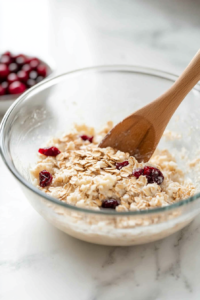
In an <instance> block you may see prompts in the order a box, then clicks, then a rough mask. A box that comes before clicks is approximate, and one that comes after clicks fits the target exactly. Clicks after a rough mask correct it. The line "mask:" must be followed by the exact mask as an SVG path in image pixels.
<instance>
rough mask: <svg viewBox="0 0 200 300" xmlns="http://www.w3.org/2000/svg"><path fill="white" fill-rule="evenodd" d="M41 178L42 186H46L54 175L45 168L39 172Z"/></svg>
mask: <svg viewBox="0 0 200 300" xmlns="http://www.w3.org/2000/svg"><path fill="white" fill-rule="evenodd" d="M39 179H40V186H41V187H45V186H48V185H50V184H51V182H52V179H53V177H52V175H51V174H50V173H49V172H48V171H46V170H43V171H41V172H40V173H39Z"/></svg>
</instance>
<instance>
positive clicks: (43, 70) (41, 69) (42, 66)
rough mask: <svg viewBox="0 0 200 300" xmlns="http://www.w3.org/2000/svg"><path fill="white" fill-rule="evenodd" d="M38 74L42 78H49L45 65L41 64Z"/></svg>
mask: <svg viewBox="0 0 200 300" xmlns="http://www.w3.org/2000/svg"><path fill="white" fill-rule="evenodd" d="M37 72H38V74H39V75H40V76H43V77H46V76H47V68H46V66H45V65H44V64H40V65H39V66H38V67H37Z"/></svg>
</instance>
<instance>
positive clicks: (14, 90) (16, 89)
mask: <svg viewBox="0 0 200 300" xmlns="http://www.w3.org/2000/svg"><path fill="white" fill-rule="evenodd" d="M8 90H9V93H10V94H13V95H14V94H21V93H23V92H25V90H26V86H25V85H24V84H23V83H22V82H20V81H14V82H12V83H11V84H10V85H9V89H8Z"/></svg>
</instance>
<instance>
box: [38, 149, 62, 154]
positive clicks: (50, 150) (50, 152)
mask: <svg viewBox="0 0 200 300" xmlns="http://www.w3.org/2000/svg"><path fill="white" fill-rule="evenodd" d="M38 152H39V153H41V154H44V155H46V156H57V155H58V154H60V150H59V149H58V148H56V147H50V148H40V149H39V150H38Z"/></svg>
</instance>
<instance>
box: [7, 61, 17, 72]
mask: <svg viewBox="0 0 200 300" xmlns="http://www.w3.org/2000/svg"><path fill="white" fill-rule="evenodd" d="M8 69H9V71H10V72H11V73H17V72H18V70H19V67H18V65H17V64H16V63H12V64H10V65H9V66H8Z"/></svg>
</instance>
